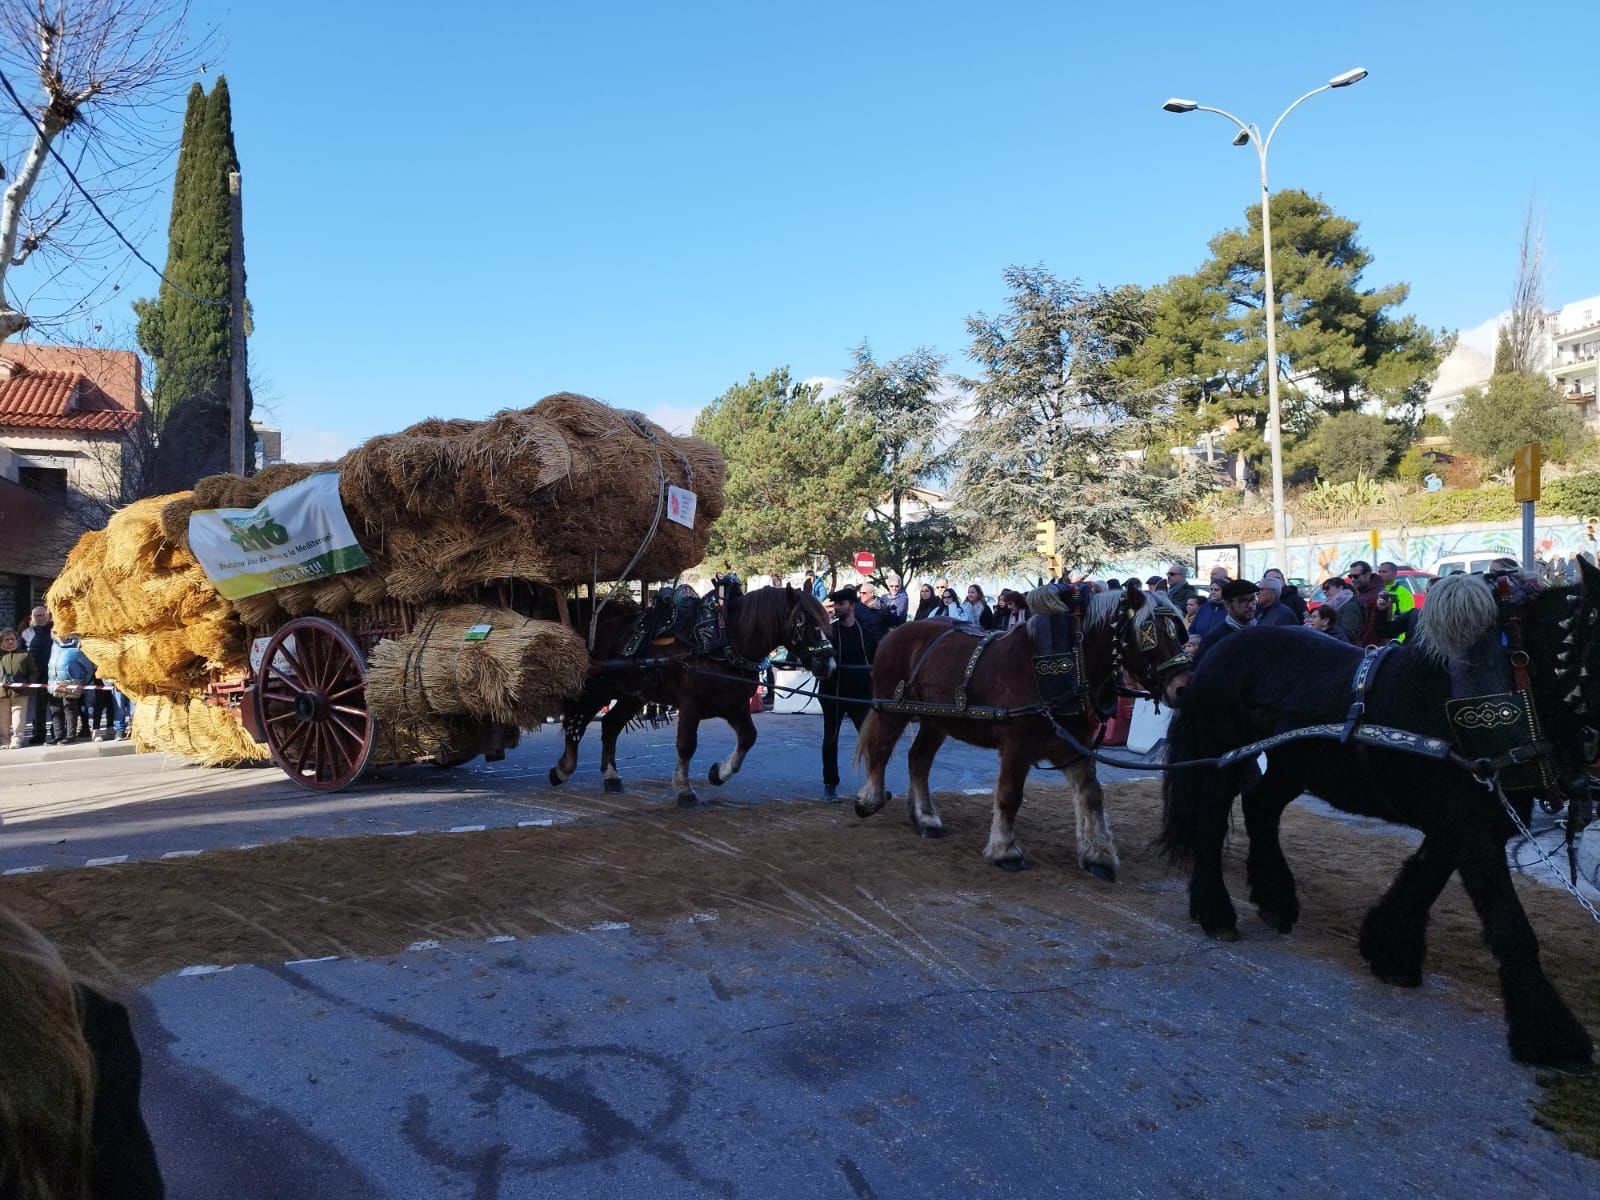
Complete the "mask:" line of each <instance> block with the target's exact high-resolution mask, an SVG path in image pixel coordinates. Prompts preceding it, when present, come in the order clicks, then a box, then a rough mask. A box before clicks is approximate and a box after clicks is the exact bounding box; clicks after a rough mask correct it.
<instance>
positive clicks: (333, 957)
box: [283, 954, 339, 967]
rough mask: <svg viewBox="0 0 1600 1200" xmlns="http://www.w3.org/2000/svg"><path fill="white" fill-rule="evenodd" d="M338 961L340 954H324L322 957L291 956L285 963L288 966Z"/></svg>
mask: <svg viewBox="0 0 1600 1200" xmlns="http://www.w3.org/2000/svg"><path fill="white" fill-rule="evenodd" d="M338 961H339V956H338V955H337V954H324V955H323V956H322V957H321V958H291V959H290V960H289V961H288V962H286V963H284V964H283V965H284V966H286V967H303V966H305V965H306V964H307V963H319V962H338Z"/></svg>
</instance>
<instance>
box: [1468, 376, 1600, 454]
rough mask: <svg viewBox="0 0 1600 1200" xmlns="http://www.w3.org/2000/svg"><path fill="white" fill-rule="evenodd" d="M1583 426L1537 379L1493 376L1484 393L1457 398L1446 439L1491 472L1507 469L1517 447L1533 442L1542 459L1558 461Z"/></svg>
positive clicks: (1552, 388)
mask: <svg viewBox="0 0 1600 1200" xmlns="http://www.w3.org/2000/svg"><path fill="white" fill-rule="evenodd" d="M1582 430H1583V425H1582V422H1581V421H1580V420H1579V418H1578V416H1577V414H1576V413H1574V412H1572V411H1571V410H1570V409H1568V408H1567V407H1566V406H1564V405H1563V404H1562V403H1561V397H1560V396H1559V395H1558V394H1557V393H1556V388H1555V385H1554V384H1553V383H1551V382H1550V381H1549V380H1548V379H1547V378H1545V377H1544V376H1543V375H1526V374H1521V373H1509V372H1508V373H1506V374H1503V375H1495V376H1493V377H1492V378H1491V379H1490V380H1489V384H1488V386H1487V387H1484V388H1469V389H1467V391H1465V392H1464V393H1462V396H1461V404H1460V406H1459V407H1458V408H1457V409H1456V416H1455V420H1453V421H1452V422H1450V437H1451V440H1452V442H1454V444H1455V446H1456V448H1457V449H1459V450H1464V451H1466V452H1467V453H1468V454H1475V455H1477V456H1478V457H1479V458H1481V459H1483V460H1484V461H1485V462H1488V463H1491V464H1493V466H1494V467H1495V468H1496V469H1497V470H1500V469H1504V468H1505V467H1508V466H1510V465H1511V456H1512V455H1513V454H1515V453H1516V451H1517V448H1518V447H1519V446H1524V445H1526V444H1527V443H1529V442H1539V443H1540V444H1541V445H1543V447H1544V455H1545V457H1546V458H1550V459H1554V460H1556V461H1561V460H1562V459H1565V458H1566V457H1567V456H1568V455H1569V454H1570V453H1571V452H1572V451H1574V450H1576V449H1577V447H1578V443H1579V440H1580V438H1581V436H1582Z"/></svg>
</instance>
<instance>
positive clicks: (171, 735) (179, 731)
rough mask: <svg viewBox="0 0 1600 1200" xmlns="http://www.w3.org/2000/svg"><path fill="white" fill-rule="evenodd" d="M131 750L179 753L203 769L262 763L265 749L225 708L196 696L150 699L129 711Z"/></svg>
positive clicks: (152, 697)
mask: <svg viewBox="0 0 1600 1200" xmlns="http://www.w3.org/2000/svg"><path fill="white" fill-rule="evenodd" d="M132 735H133V747H134V749H135V750H137V751H139V752H140V753H142V754H143V753H151V752H156V753H165V754H181V755H183V756H184V757H185V758H191V759H194V760H195V761H196V762H198V763H199V764H200V765H201V766H203V767H237V766H242V765H243V764H245V763H257V762H265V761H266V760H267V758H268V753H267V748H266V747H265V746H263V745H261V744H260V743H258V742H256V741H255V740H253V739H252V738H251V737H250V735H249V734H248V733H246V732H245V731H244V726H243V725H241V724H239V719H238V718H237V717H235V716H234V715H233V713H232V712H230V711H229V710H228V709H226V708H223V707H221V706H220V705H216V704H207V703H206V702H205V701H204V700H202V699H201V698H200V697H199V696H177V697H167V696H151V697H147V698H145V699H142V700H140V701H139V702H138V703H137V704H135V705H134V708H133V722H132Z"/></svg>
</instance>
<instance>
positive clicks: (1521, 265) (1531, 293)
mask: <svg viewBox="0 0 1600 1200" xmlns="http://www.w3.org/2000/svg"><path fill="white" fill-rule="evenodd" d="M1549 322H1550V312H1549V310H1548V309H1547V308H1546V307H1545V274H1544V222H1543V221H1542V220H1540V219H1539V216H1538V213H1537V212H1536V211H1535V209H1534V202H1533V200H1531V199H1530V200H1529V201H1528V207H1527V209H1526V211H1524V213H1523V215H1522V240H1521V242H1520V243H1519V244H1518V247H1517V281H1516V284H1515V286H1514V287H1513V288H1512V289H1511V312H1510V315H1509V316H1508V317H1507V318H1506V323H1505V325H1503V326H1502V327H1501V329H1500V340H1499V343H1498V344H1497V345H1496V347H1495V355H1494V357H1495V364H1494V369H1495V373H1496V374H1504V373H1511V374H1517V375H1536V374H1539V373H1540V372H1541V371H1543V370H1544V365H1545V364H1544V360H1545V330H1546V328H1547V327H1548V325H1549Z"/></svg>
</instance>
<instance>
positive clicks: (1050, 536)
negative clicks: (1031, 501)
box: [1033, 520, 1056, 559]
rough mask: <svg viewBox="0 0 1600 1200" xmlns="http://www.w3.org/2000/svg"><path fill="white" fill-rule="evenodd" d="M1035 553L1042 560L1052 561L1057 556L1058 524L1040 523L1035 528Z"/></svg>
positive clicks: (1052, 522)
mask: <svg viewBox="0 0 1600 1200" xmlns="http://www.w3.org/2000/svg"><path fill="white" fill-rule="evenodd" d="M1033 530H1034V532H1033V551H1034V553H1035V554H1037V555H1038V556H1039V557H1040V558H1043V559H1052V558H1054V557H1055V556H1056V523H1055V521H1054V520H1044V521H1039V522H1036V523H1035V524H1034V527H1033Z"/></svg>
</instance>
